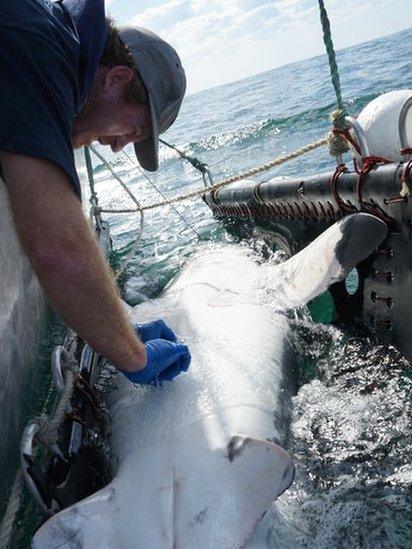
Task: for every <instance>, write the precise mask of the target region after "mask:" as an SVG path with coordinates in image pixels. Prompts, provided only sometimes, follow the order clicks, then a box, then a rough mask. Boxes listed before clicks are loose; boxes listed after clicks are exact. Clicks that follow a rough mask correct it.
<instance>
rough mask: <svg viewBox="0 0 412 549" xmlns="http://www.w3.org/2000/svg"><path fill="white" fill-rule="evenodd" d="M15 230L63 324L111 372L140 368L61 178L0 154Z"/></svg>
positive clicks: (34, 161)
mask: <svg viewBox="0 0 412 549" xmlns="http://www.w3.org/2000/svg"><path fill="white" fill-rule="evenodd" d="M0 163H1V166H2V170H3V175H4V179H5V181H6V187H7V190H8V194H9V197H10V202H11V208H12V212H13V217H14V220H15V224H16V228H17V232H18V235H19V238H20V241H21V243H22V246H23V249H24V250H25V252H26V254H27V256H28V258H29V260H30V262H31V264H32V265H33V268H34V270H35V272H36V274H37V276H38V278H39V280H40V283H41V285H42V288H43V290H44V292H45V294H46V295H47V297H48V298H49V300H50V302H51V304H52V306H53V307H54V308H55V310H56V311H57V312H58V313H59V314H60V315H61V317H62V318H63V319H64V321H65V322H66V323H67V324H68V326H70V327H71V328H73V329H74V330H75V331H76V332H77V333H78V334H79V335H80V336H81V337H82V338H84V340H85V341H87V343H88V344H89V345H90V346H91V347H93V349H95V350H96V351H98V352H99V353H101V354H102V355H103V356H104V357H105V358H107V359H108V360H109V361H110V362H112V363H113V364H115V365H116V366H117V367H118V368H120V369H122V370H128V371H136V370H139V369H141V368H143V367H144V366H145V364H146V351H145V347H144V345H143V344H142V343H141V342H140V340H139V339H138V338H137V336H136V335H135V332H134V330H133V328H132V327H131V325H130V323H129V321H128V318H127V315H126V313H125V311H124V309H123V306H122V303H121V301H120V299H119V297H118V294H117V289H116V285H115V283H114V281H113V277H112V276H111V273H110V270H109V268H108V267H107V265H106V262H105V260H104V258H103V255H102V253H101V251H100V248H99V246H98V244H97V242H96V239H95V237H94V235H93V233H92V231H91V229H90V227H89V225H88V223H87V221H86V218H85V216H84V214H83V211H82V207H81V204H80V201H79V200H78V198H77V197H76V195H75V193H74V191H73V189H72V187H71V185H70V182H69V179H68V176H67V175H66V174H65V172H64V171H63V170H62V169H61V168H59V167H58V166H57V165H56V164H54V163H53V162H50V161H48V160H44V159H38V158H33V157H29V156H25V155H19V154H12V153H8V152H5V151H0Z"/></svg>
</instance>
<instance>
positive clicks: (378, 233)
mask: <svg viewBox="0 0 412 549" xmlns="http://www.w3.org/2000/svg"><path fill="white" fill-rule="evenodd" d="M387 233H388V228H387V226H386V224H385V223H384V222H383V221H382V220H380V219H378V218H377V217H375V216H373V215H370V214H367V213H356V214H352V215H349V216H347V217H344V218H343V219H341V220H339V221H337V222H336V223H335V224H334V225H332V226H331V227H329V229H327V230H326V231H325V232H324V233H322V234H321V235H320V236H318V237H317V238H316V239H315V240H314V241H313V242H311V243H310V244H309V245H308V246H306V248H304V249H303V250H301V251H300V252H299V253H297V254H296V255H294V256H293V257H291V258H290V259H288V260H287V261H285V262H284V263H281V264H280V265H276V266H275V267H274V268H273V270H272V272H271V273H270V275H269V277H267V280H266V284H269V285H270V286H271V287H272V288H273V289H275V291H276V294H277V295H278V296H279V301H280V302H281V303H282V304H283V305H284V306H286V307H298V306H300V305H305V304H306V303H307V302H308V301H310V300H311V299H313V298H314V297H316V296H318V295H319V294H321V293H323V292H324V291H325V290H327V289H328V287H329V286H330V285H331V284H334V283H335V282H338V281H340V280H343V279H344V278H345V277H346V276H347V275H348V274H349V272H350V271H351V270H352V269H353V268H354V267H355V266H356V265H357V264H358V263H359V262H360V261H362V260H363V259H365V258H367V257H368V256H369V255H370V254H371V253H373V252H374V251H375V250H376V248H377V247H378V246H379V244H380V243H381V242H382V241H383V240H384V238H385V237H386V235H387Z"/></svg>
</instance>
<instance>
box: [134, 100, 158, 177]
mask: <svg viewBox="0 0 412 549" xmlns="http://www.w3.org/2000/svg"><path fill="white" fill-rule="evenodd" d="M148 93H149V109H150V125H151V135H150V137H148V138H147V139H145V140H144V141H140V142H139V143H135V144H134V150H135V153H136V156H137V160H138V161H139V164H140V165H141V166H142V168H144V169H145V170H147V171H149V172H155V171H156V170H157V169H158V167H159V124H158V121H157V116H156V112H155V110H154V107H153V104H152V101H151V100H150V91H149V90H148Z"/></svg>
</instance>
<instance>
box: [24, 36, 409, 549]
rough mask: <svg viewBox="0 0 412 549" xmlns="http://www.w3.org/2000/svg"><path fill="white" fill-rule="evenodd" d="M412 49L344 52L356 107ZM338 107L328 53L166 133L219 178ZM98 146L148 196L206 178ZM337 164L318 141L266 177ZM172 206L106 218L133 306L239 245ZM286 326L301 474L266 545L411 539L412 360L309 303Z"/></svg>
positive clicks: (300, 138) (396, 78) (240, 86)
mask: <svg viewBox="0 0 412 549" xmlns="http://www.w3.org/2000/svg"><path fill="white" fill-rule="evenodd" d="M411 53H412V29H409V30H406V31H403V32H400V33H397V34H394V35H391V36H388V37H384V38H381V39H378V40H374V41H371V42H367V43H365V44H361V45H358V46H356V47H352V48H348V49H345V50H342V51H339V52H337V61H338V65H339V69H340V77H341V85H342V91H343V96H344V99H345V100H346V102H347V105H348V108H349V111H350V112H351V113H352V114H356V113H358V112H359V111H360V110H361V109H362V108H363V107H364V106H365V105H366V104H367V103H368V102H369V101H371V100H372V99H373V98H374V97H376V96H378V95H379V94H381V93H384V92H386V91H390V90H394V89H401V88H412V56H411ZM334 108H335V105H334V94H333V89H332V85H331V83H330V78H329V68H328V64H327V60H326V56H319V57H316V58H313V59H309V60H305V61H302V62H298V63H294V64H291V65H287V66H284V67H281V68H278V69H274V70H271V71H268V72H265V73H263V74H259V75H256V76H253V77H250V78H247V79H245V80H242V81H239V82H234V83H231V84H227V85H225V86H221V87H218V88H214V89H210V90H206V91H204V92H200V93H197V94H194V95H191V96H189V97H187V98H186V99H185V102H184V104H183V107H182V111H181V115H180V116H179V118H178V120H177V121H176V123H175V124H174V125H173V127H172V128H171V129H170V131H168V132H167V133H166V134H165V135H164V138H165V139H166V140H167V141H169V142H171V143H174V144H176V145H178V146H179V147H180V148H181V149H182V150H183V151H185V152H186V153H187V154H189V155H192V156H196V157H197V158H199V159H201V160H202V161H204V162H206V163H207V164H208V165H209V166H210V168H211V171H212V174H213V177H214V179H215V180H216V181H218V180H220V179H221V178H223V177H226V176H228V175H232V174H236V173H237V172H239V171H243V170H245V169H248V168H251V167H254V166H257V165H259V164H262V163H265V162H268V161H269V160H272V159H273V158H275V157H277V156H279V155H282V154H284V153H287V152H290V151H293V150H295V149H297V148H299V147H301V146H302V145H304V144H306V143H309V142H311V141H313V140H315V139H319V138H320V137H321V136H323V135H324V134H325V133H326V131H327V130H328V128H329V119H328V117H329V114H330V112H331V111H332V110H334ZM100 150H101V153H102V154H104V155H105V156H106V158H107V159H108V160H109V161H110V162H111V164H112V166H113V168H114V169H115V170H116V172H117V173H118V174H119V175H120V176H121V177H122V179H123V180H124V181H125V182H126V183H127V184H128V185H129V187H130V189H131V190H132V191H133V192H134V193H135V195H136V196H137V197H138V199H139V200H140V201H141V202H142V203H145V204H147V203H150V202H152V201H157V200H159V198H160V197H159V195H158V193H157V191H156V190H155V188H154V186H153V185H155V186H156V187H158V188H159V189H161V191H162V193H164V194H165V195H166V196H169V197H172V196H175V195H176V194H179V193H182V192H186V191H189V190H191V189H196V188H199V187H200V186H201V185H202V179H201V176H200V174H199V173H198V172H196V171H195V170H194V169H193V168H192V167H191V166H190V165H189V164H188V163H187V162H184V161H182V160H181V159H180V158H179V157H178V156H177V155H176V153H174V152H173V151H171V150H170V149H168V148H166V147H161V152H160V168H159V171H158V172H157V173H156V174H148V176H149V178H150V181H148V180H147V179H146V178H145V177H144V176H143V175H142V173H141V172H140V171H139V169H138V168H137V167H136V165H135V163H134V162H133V161H132V160H131V158H130V157H127V156H126V155H124V154H119V155H116V156H115V155H113V154H111V153H110V151H108V150H106V148H101V149H100ZM126 152H127V153H128V154H129V155H131V154H132V151H131V149H127V151H126ZM332 167H333V162H332V161H331V159H330V157H329V156H328V152H327V150H326V149H318V150H317V151H315V152H313V153H311V154H308V155H305V156H303V157H301V158H299V159H297V160H295V161H293V162H290V163H288V164H285V165H283V166H281V167H278V168H276V169H274V170H272V171H271V172H268V173H265V174H264V175H262V176H261V178H263V177H264V178H267V177H270V176H274V175H285V176H292V175H303V174H305V175H309V174H313V173H316V172H319V171H327V170H330V169H332ZM94 168H95V169H94V172H95V179H96V189H97V192H98V195H99V200H100V205H101V206H103V207H105V208H119V207H121V208H127V207H133V204H132V203H131V202H130V199H128V197H127V196H126V194H125V193H124V191H122V190H121V188H120V187H119V186H118V185H117V184H116V182H114V181H113V179H112V177H111V176H110V174H109V172H108V171H107V169H106V168H105V167H104V166H102V165H101V163H100V161H99V160H97V159H96V158H94ZM176 208H177V209H178V211H179V213H180V214H181V215H182V216H183V217H184V219H185V220H186V221H185V222H184V221H183V220H182V219H181V217H179V216H178V215H177V214H176V212H175V211H173V210H172V209H171V208H170V207H164V208H161V209H157V210H154V211H149V212H147V213H146V214H145V217H144V223H143V232H142V233H141V234H139V227H140V218H139V216H138V215H133V214H129V215H127V216H125V215H115V214H108V216H107V219H108V220H109V221H110V224H111V227H112V237H113V242H114V247H115V255H114V264H115V266H116V267H119V266H122V267H123V268H124V270H123V273H122V275H121V278H120V282H121V286H122V291H123V295H124V297H125V299H126V300H127V301H128V302H129V303H130V304H132V305H133V304H136V303H139V302H141V301H143V300H146V299H150V298H151V297H154V296H156V295H158V294H159V292H160V291H161V290H162V289H163V288H164V287H165V286H166V284H167V283H168V282H169V281H170V280H171V279H172V278H173V277H174V276H175V275H176V274H177V273H178V272H179V271H180V269H181V268H182V266H183V265H184V263H185V262H186V260H187V259H188V258H189V257H190V256H191V255H192V254H193V253H194V252H195V251H196V250H197V249H198V247H199V245H201V244H202V243H203V242H204V241H213V242H215V243H219V242H226V241H228V240H230V241H232V240H233V237H232V236H229V235H228V234H227V233H226V231H225V228H224V226H223V225H222V224H220V223H218V222H217V221H216V220H215V219H214V218H213V216H212V214H211V212H210V211H209V209H208V208H207V207H206V206H205V205H204V203H203V202H202V201H201V200H198V199H193V200H190V201H185V202H183V203H180V204H178V205H177V206H176ZM137 237H139V238H138V239H137ZM329 309H330V301H328V299H325V300H324V302H323V304H321V305H320V306H319V305H318V310H317V318H318V319H319V318H321V317H324V318H326V317H327V316H328V315H329V316H331V315H330V310H329ZM290 322H291V323H292V325H293V333H294V338H295V341H294V342H295V346H296V348H297V350H298V352H299V356H300V359H299V363H300V371H299V376H298V378H299V387H298V390H297V393H296V396H295V397H294V413H293V421H292V425H291V430H290V440H289V444H288V450H289V451H290V452H291V454H292V455H293V456H294V458H295V460H296V466H297V475H296V479H295V482H294V484H293V486H292V487H291V488H290V489H289V490H288V491H287V492H286V493H285V494H284V495H283V496H282V497H281V498H280V499H279V500H278V501H277V502H276V504H274V506H273V509H271V510H270V513H269V514H268V516H267V518H266V521H267V523H268V528H269V536H268V544H269V546H270V547H285V548H295V547H296V548H297V547H313V548H330V547H333V548H335V547H336V548H338V547H339V548H342V547H351V548H352V547H368V548H369V547H374V548H376V547H396V548H407V547H411V545H412V496H411V492H412V486H411V485H412V469H411V464H410V461H411V460H410V457H411V455H412V452H411V451H412V441H411V438H412V428H411V423H412V422H411V419H412V417H411V380H410V378H409V377H408V375H407V374H408V371H409V368H410V366H409V364H408V363H407V362H406V361H405V360H404V359H402V357H400V356H399V354H398V353H397V352H396V351H395V350H394V349H392V348H388V347H384V346H381V345H377V344H376V343H375V342H374V341H373V340H372V339H371V338H370V337H368V335H367V334H363V333H361V332H360V331H359V330H354V329H350V328H347V327H346V328H345V327H342V326H339V325H333V326H331V325H325V324H318V323H316V322H315V321H314V320H313V318H312V317H311V315H310V313H309V310H308V309H304V310H299V311H297V312H295V313H293V314H292V315H291V318H290ZM41 364H43V366H42V365H40V368H46V365H45V364H44V361H43V363H41ZM26 514H27V513H26ZM27 524H28V523H26V526H24V525H23V527H22V530H25V537H27V535H28V534H29V527H28V526H27ZM24 539H25V538H24ZM22 540H23V538H20V542H19V546H21V547H23V546H25V543H26V542H23V541H22Z"/></svg>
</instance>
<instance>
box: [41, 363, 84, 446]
mask: <svg viewBox="0 0 412 549" xmlns="http://www.w3.org/2000/svg"><path fill="white" fill-rule="evenodd" d="M65 366H66V369H67V372H66V377H65V383H64V390H63V393H62V394H61V396H60V398H59V402H58V403H57V406H56V411H55V413H54V415H53V417H52V418H51V419H49V418H48V417H47V416H46V414H41V415H40V416H39V418H38V419H37V422H38V424H39V431H38V433H37V435H36V436H37V438H38V440H40V442H42V443H43V444H44V445H45V446H48V447H49V448H51V447H52V446H54V445H55V444H56V443H57V440H58V436H59V429H60V427H61V425H62V423H63V421H64V419H65V415H66V410H67V407H68V406H69V405H70V399H71V398H72V395H73V389H74V381H75V375H76V372H77V370H78V363H77V360H76V359H75V358H71V359H69V360H68V361H67V362H66V364H65Z"/></svg>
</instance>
